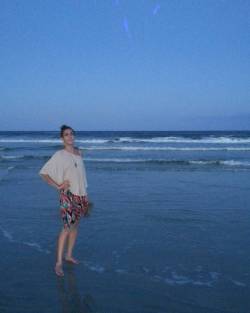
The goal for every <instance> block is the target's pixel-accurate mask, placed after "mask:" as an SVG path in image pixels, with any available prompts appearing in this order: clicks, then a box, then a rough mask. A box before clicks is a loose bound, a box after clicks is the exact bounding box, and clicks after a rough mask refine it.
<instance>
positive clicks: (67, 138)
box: [62, 128, 75, 145]
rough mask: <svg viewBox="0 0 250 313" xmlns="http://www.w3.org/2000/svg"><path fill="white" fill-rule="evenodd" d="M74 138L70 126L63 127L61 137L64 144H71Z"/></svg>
mask: <svg viewBox="0 0 250 313" xmlns="http://www.w3.org/2000/svg"><path fill="white" fill-rule="evenodd" d="M74 138H75V136H74V133H73V131H72V129H70V128H67V129H65V131H64V132H63V137H62V140H63V142H64V144H67V145H73V143H74Z"/></svg>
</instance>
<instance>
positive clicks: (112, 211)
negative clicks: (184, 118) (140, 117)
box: [0, 131, 250, 313]
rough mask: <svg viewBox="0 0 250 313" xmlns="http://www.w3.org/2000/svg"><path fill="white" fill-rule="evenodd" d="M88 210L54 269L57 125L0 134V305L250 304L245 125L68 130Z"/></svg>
mask: <svg viewBox="0 0 250 313" xmlns="http://www.w3.org/2000/svg"><path fill="white" fill-rule="evenodd" d="M75 145H76V146H78V147H79V148H81V149H82V151H83V159H84V164H85V168H86V173H87V179H88V195H89V198H90V200H91V202H93V208H92V211H91V215H90V216H89V217H87V218H82V219H81V224H80V227H79V234H78V238H77V242H76V246H75V250H74V251H75V256H76V257H77V258H78V259H79V260H80V261H81V264H79V265H77V266H73V265H65V266H64V270H65V277H64V278H59V277H56V275H55V273H54V262H55V248H56V240H57V236H58V233H59V231H60V229H61V227H62V222H61V220H60V216H59V194H58V191H57V190H56V189H54V188H53V187H51V186H49V185H47V184H46V183H45V182H44V181H43V180H42V179H41V177H39V175H38V172H39V169H40V168H41V167H42V165H43V164H44V163H45V162H46V160H48V158H49V157H50V156H51V155H52V154H53V153H54V152H55V151H56V150H58V149H61V148H62V147H63V146H62V143H61V141H60V139H59V134H58V132H52V131H48V132H0V193H1V202H2V216H1V221H0V243H1V248H2V257H1V259H0V271H1V280H0V295H1V297H0V312H1V313H14V312H15V313H22V312H25V313H28V312H36V313H40V312H46V313H47V312H53V313H56V312H75V313H77V312H101V313H130V312H131V313H132V312H133V313H134V312H136V313H137V312H138V313H139V312H140V313H141V312H143V313H166V312H170V313H182V312H183V313H189V312H190V313H191V312H192V313H193V312H194V313H196V312H197V313H248V312H250V300H249V292H250V274H249V265H250V248H249V247H250V227H249V221H250V207H249V203H250V192H249V191H250V189H249V188H250V187H249V186H250V132H247V131H245V132H244V131H242V132H233V131H232V132H198V131H197V132H150V131H145V132H142V131H141V132H140V131H138V132H122V131H120V132H118V131H117V132H116V131H112V132H105V131H103V132H101V131H99V132H98V131H96V132H84V131H83V132H81V131H79V132H77V134H76V138H75Z"/></svg>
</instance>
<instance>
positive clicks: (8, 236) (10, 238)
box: [0, 226, 50, 254]
mask: <svg viewBox="0 0 250 313" xmlns="http://www.w3.org/2000/svg"><path fill="white" fill-rule="evenodd" d="M0 229H1V231H2V233H3V236H4V237H5V238H6V239H8V241H9V242H16V243H20V244H23V245H26V246H29V247H32V248H35V249H36V250H37V251H39V252H43V253H46V254H49V253H50V251H49V250H47V249H43V248H42V247H41V246H40V244H39V243H37V242H27V241H20V240H16V239H14V237H13V235H12V234H11V233H10V232H8V231H7V230H6V229H4V228H3V227H2V226H0Z"/></svg>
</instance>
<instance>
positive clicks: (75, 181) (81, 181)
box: [38, 149, 88, 196]
mask: <svg viewBox="0 0 250 313" xmlns="http://www.w3.org/2000/svg"><path fill="white" fill-rule="evenodd" d="M75 163H76V164H77V167H76V166H75ZM38 174H39V175H41V174H47V175H49V176H50V177H51V178H52V179H53V180H54V181H55V182H56V183H57V184H62V183H63V181H64V180H66V179H68V180H69V182H70V186H69V190H70V191H71V192H72V193H73V194H75V195H80V196H84V195H87V187H88V183H87V178H86V170H85V165H84V162H83V158H82V156H81V155H76V154H73V153H71V152H69V151H67V150H65V149H61V150H58V151H56V152H55V153H54V154H53V155H52V156H51V158H50V159H49V160H48V161H47V162H46V163H45V164H44V165H43V167H42V168H41V169H40V171H39V173H38Z"/></svg>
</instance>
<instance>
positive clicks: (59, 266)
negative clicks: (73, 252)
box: [55, 228, 69, 276]
mask: <svg viewBox="0 0 250 313" xmlns="http://www.w3.org/2000/svg"><path fill="white" fill-rule="evenodd" d="M68 235H69V230H67V229H65V228H63V229H62V230H61V232H60V234H59V236H58V241H57V256H56V259H57V260H56V266H55V271H56V273H57V274H58V275H60V276H63V270H62V256H63V250H64V245H65V241H66V239H67V236H68Z"/></svg>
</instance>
